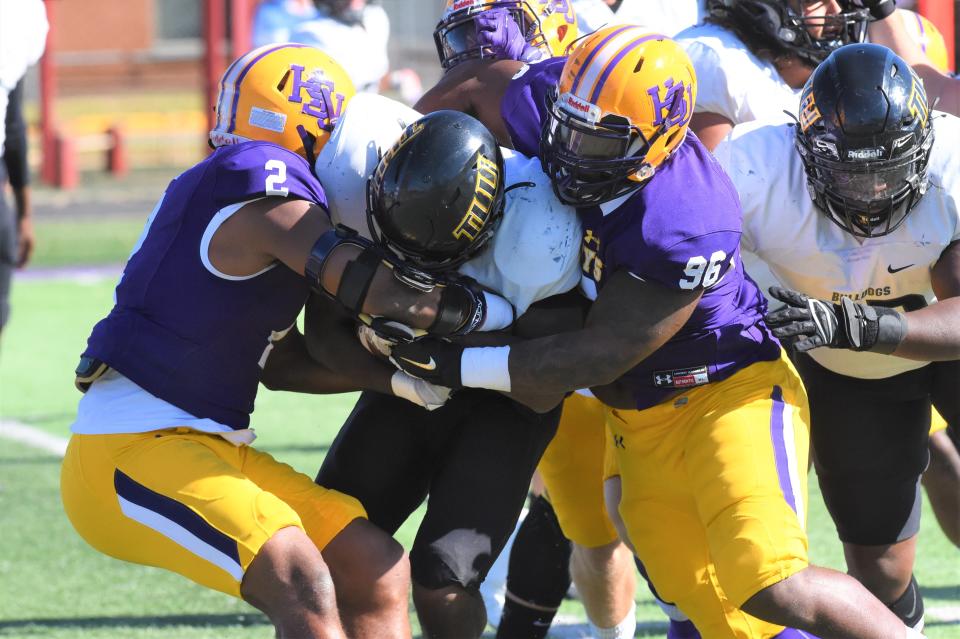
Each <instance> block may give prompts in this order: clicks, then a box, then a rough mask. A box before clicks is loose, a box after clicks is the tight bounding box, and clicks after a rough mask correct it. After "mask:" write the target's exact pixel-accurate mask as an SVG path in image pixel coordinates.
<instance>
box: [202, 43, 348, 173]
mask: <svg viewBox="0 0 960 639" xmlns="http://www.w3.org/2000/svg"><path fill="white" fill-rule="evenodd" d="M354 93H355V90H354V88H353V83H352V82H351V81H350V77H349V76H348V75H347V73H346V71H344V70H343V68H342V67H341V66H340V65H339V64H337V62H336V61H334V59H333V58H331V57H330V56H328V55H327V54H325V53H324V52H323V51H320V50H319V49H315V48H314V47H310V46H307V45H303V44H292V43H287V44H268V45H266V46H263V47H260V48H259V49H255V50H253V51H251V52H249V53H247V54H246V55H244V56H241V57H240V58H239V59H237V60H236V61H234V62H233V64H231V65H230V66H229V67H227V70H226V71H225V72H224V74H223V77H222V78H221V80H220V95H219V96H218V97H217V105H216V108H215V110H216V113H217V122H216V125H215V126H214V127H213V130H212V131H210V144H211V145H212V146H213V147H219V146H224V145H228V144H238V143H240V142H246V141H249V140H260V141H264V142H273V143H274V144H277V145H279V146H282V147H284V148H286V149H289V150H290V151H293V152H294V153H299V154H300V155H302V156H303V157H304V158H306V159H307V160H308V161H311V162H312V160H313V158H315V157H316V154H317V153H319V152H320V149H321V148H322V147H323V145H324V144H326V142H327V140H328V139H329V137H330V131H332V130H333V127H334V125H335V124H336V123H337V120H338V119H339V117H340V114H341V113H343V109H344V107H346V105H347V102H349V101H350V99H351V98H352V97H353V95H354Z"/></svg>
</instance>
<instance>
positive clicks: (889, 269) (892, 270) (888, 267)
mask: <svg viewBox="0 0 960 639" xmlns="http://www.w3.org/2000/svg"><path fill="white" fill-rule="evenodd" d="M911 266H913V264H907V265H906V266H901V267H900V268H893V264H888V265H887V273H899V272H900V271H902V270H904V269H908V268H910V267H911Z"/></svg>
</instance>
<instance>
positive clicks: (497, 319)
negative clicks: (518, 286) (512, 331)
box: [477, 291, 514, 331]
mask: <svg viewBox="0 0 960 639" xmlns="http://www.w3.org/2000/svg"><path fill="white" fill-rule="evenodd" d="M483 299H484V300H486V302H487V316H486V317H484V318H483V322H482V323H481V324H480V325H479V326H478V327H477V330H478V331H498V330H500V329H501V328H506V327H508V326H510V325H511V324H513V320H514V315H513V305H512V304H511V303H510V302H508V301H507V299H506V298H504V297H501V296H500V295H497V294H496V293H490V292H488V291H483Z"/></svg>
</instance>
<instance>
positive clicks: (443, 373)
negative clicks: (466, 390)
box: [390, 338, 463, 390]
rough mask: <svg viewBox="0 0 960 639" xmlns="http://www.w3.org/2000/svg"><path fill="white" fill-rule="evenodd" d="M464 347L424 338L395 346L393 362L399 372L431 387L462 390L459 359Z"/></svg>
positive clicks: (392, 356) (391, 359) (391, 358)
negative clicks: (433, 385) (423, 381)
mask: <svg viewBox="0 0 960 639" xmlns="http://www.w3.org/2000/svg"><path fill="white" fill-rule="evenodd" d="M462 357H463V346H459V345H457V344H453V343H451V342H448V341H445V340H438V339H430V338H427V339H421V340H417V341H415V342H409V343H406V344H402V343H401V344H397V345H396V346H394V347H393V353H392V355H391V357H390V361H391V362H393V365H394V366H396V367H397V368H399V369H400V370H402V371H404V372H406V373H408V374H410V375H413V376H414V377H419V378H420V379H422V380H426V381H428V382H430V383H431V384H436V385H438V386H446V387H447V388H452V389H454V390H456V389H459V388H463V383H462V382H461V381H460V360H461V358H462Z"/></svg>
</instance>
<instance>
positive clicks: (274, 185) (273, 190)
mask: <svg viewBox="0 0 960 639" xmlns="http://www.w3.org/2000/svg"><path fill="white" fill-rule="evenodd" d="M263 169H264V170H265V171H270V172H271V173H270V174H269V175H267V180H266V184H265V190H266V192H267V195H279V196H281V197H287V195H288V194H289V193H290V189H288V188H287V187H285V186H280V185H281V184H283V183H284V182H286V181H287V165H286V163H284V162H283V161H282V160H267V163H266V164H264V165H263ZM273 171H276V173H273Z"/></svg>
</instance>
